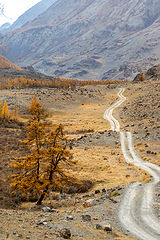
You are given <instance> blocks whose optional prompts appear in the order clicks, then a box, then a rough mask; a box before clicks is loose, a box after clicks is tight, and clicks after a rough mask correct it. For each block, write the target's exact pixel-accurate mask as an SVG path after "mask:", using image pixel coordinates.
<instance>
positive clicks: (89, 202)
mask: <svg viewBox="0 0 160 240" xmlns="http://www.w3.org/2000/svg"><path fill="white" fill-rule="evenodd" d="M83 205H84V207H93V206H95V205H96V200H95V199H88V200H86V201H85V202H84V203H83Z"/></svg>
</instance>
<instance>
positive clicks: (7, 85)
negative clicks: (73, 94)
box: [0, 76, 124, 90]
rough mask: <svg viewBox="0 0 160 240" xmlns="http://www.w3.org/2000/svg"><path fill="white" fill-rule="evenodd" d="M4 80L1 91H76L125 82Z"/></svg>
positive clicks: (55, 79) (20, 78)
mask: <svg viewBox="0 0 160 240" xmlns="http://www.w3.org/2000/svg"><path fill="white" fill-rule="evenodd" d="M0 78H1V79H2V80H3V81H1V82H0V89H22V88H34V87H40V88H44V87H49V88H58V89H61V88H63V89H67V88H71V89H72V90H73V89H75V88H76V87H77V86H87V85H109V84H117V83H121V82H124V81H123V80H113V81H102V80H99V81H94V80H88V81H80V80H77V79H63V78H59V77H53V79H52V80H48V81H45V80H39V79H29V78H25V77H22V76H21V77H16V78H13V79H10V78H5V77H2V76H0Z"/></svg>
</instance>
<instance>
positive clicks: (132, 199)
mask: <svg viewBox="0 0 160 240" xmlns="http://www.w3.org/2000/svg"><path fill="white" fill-rule="evenodd" d="M123 92H124V88H123V89H120V90H119V93H118V96H119V97H120V100H119V101H118V102H117V103H115V104H114V105H112V106H111V107H110V108H109V109H108V110H106V111H105V113H104V118H105V119H106V120H108V121H109V122H110V125H111V130H112V131H117V132H120V124H119V122H118V121H117V120H116V119H115V118H114V117H113V116H112V113H113V110H114V109H115V108H117V107H118V106H120V104H122V103H123V102H124V101H125V100H126V98H125V97H124V96H123V95H122V93H123ZM120 142H121V149H122V152H123V156H124V158H125V161H126V162H127V163H133V164H134V165H135V166H137V167H139V168H141V169H143V170H145V171H146V172H148V173H149V174H150V175H151V176H152V180H151V181H150V182H149V183H146V184H142V183H138V182H135V183H132V184H131V185H130V186H129V187H128V189H127V190H126V192H125V194H124V197H123V200H122V202H121V204H120V209H119V220H120V222H121V225H122V226H123V228H124V229H126V230H127V231H129V232H130V233H132V234H133V235H134V236H136V237H137V238H138V239H141V240H159V239H160V222H159V220H158V219H157V218H156V216H155V215H154V213H153V209H152V206H153V197H154V188H155V186H156V184H157V183H158V182H159V181H160V167H159V166H157V165H155V164H152V163H149V162H144V161H143V160H142V159H141V157H140V156H139V155H138V154H137V153H136V151H135V149H134V145H133V137H132V134H131V133H130V132H127V133H125V132H120Z"/></svg>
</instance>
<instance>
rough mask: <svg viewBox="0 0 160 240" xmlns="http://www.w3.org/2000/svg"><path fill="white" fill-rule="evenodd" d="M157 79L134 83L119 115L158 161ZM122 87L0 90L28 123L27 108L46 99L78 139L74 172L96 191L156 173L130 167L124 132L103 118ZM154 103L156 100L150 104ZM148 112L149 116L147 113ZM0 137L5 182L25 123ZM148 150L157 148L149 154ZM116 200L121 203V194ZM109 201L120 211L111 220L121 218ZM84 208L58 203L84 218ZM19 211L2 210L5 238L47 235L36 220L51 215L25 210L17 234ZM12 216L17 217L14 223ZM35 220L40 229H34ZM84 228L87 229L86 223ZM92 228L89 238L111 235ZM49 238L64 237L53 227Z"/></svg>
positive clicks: (53, 117)
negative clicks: (122, 142) (121, 136)
mask: <svg viewBox="0 0 160 240" xmlns="http://www.w3.org/2000/svg"><path fill="white" fill-rule="evenodd" d="M157 83H158V81H157V82H156V81H155V82H153V83H150V82H146V83H143V84H144V86H142V83H140V84H139V83H137V84H129V83H128V85H127V86H126V91H125V92H124V95H125V96H126V97H127V101H126V102H124V103H123V105H122V106H120V107H119V108H117V109H116V111H115V112H114V113H113V114H114V116H115V117H116V118H117V119H118V120H119V121H120V124H121V129H122V131H124V130H125V131H127V130H128V131H131V132H133V135H134V137H135V148H136V150H137V151H138V153H139V154H140V155H141V156H142V157H143V159H145V160H147V161H152V162H154V163H158V162H159V152H160V148H159V143H158V135H156V134H157V129H159V128H157V127H158V124H159V122H158V121H157V119H158V114H157V113H156V111H155V109H156V108H158V103H157V101H156V100H153V101H152V99H150V97H149V96H150V95H149V93H148V91H151V89H152V93H153V94H154V95H155V99H157V98H158V96H157V95H158V91H159V90H158V84H157ZM118 87H120V86H114V87H112V88H110V87H107V86H85V87H81V88H77V89H75V90H71V89H67V90H63V89H47V88H44V89H23V90H14V89H13V90H3V91H0V100H1V101H4V100H7V102H8V105H9V108H10V109H11V108H12V106H13V104H17V105H18V108H19V114H20V118H21V121H23V122H26V121H27V119H28V113H27V108H28V106H29V104H30V102H31V100H32V98H33V96H37V97H38V98H39V101H40V103H41V104H42V105H43V106H44V107H45V108H46V109H47V110H48V111H49V112H50V115H49V120H50V122H51V123H52V125H53V127H54V126H55V125H57V124H59V123H62V124H63V125H64V130H65V133H66V135H67V136H68V138H70V139H72V141H73V147H72V150H71V152H72V153H73V156H74V160H75V161H76V165H75V166H74V167H73V168H72V169H68V171H69V172H70V173H72V174H73V176H76V178H77V179H79V180H90V181H92V182H93V186H92V188H91V189H90V191H89V193H90V192H93V191H95V190H96V189H99V190H102V189H103V188H105V189H110V188H114V187H117V186H123V187H124V186H126V185H128V184H129V183H132V182H135V181H140V182H147V181H149V180H150V176H149V175H148V174H147V173H146V172H144V171H142V170H141V169H138V168H137V167H134V166H133V165H132V164H129V165H128V164H127V163H126V162H125V161H124V158H123V155H122V152H121V147H120V142H119V134H117V133H114V132H111V131H110V125H109V123H108V122H106V120H105V119H104V118H103V115H104V112H105V110H106V109H107V108H108V107H110V106H111V105H112V104H113V103H115V102H116V101H117V100H118V97H117V93H118ZM149 89H150V90H149ZM152 93H151V94H152ZM148 98H149V99H148ZM145 101H146V103H145ZM148 101H150V104H149V103H148ZM139 102H140V104H142V105H143V104H148V105H149V106H150V107H149V108H147V110H145V108H143V106H141V105H140V104H139ZM142 111H143V114H142ZM145 114H148V115H146V117H145ZM141 115H142V116H141ZM143 115H144V117H143ZM153 117H154V118H153ZM143 118H144V119H143ZM151 121H153V122H154V123H153V124H152V125H151V124H150V122H151ZM140 124H141V125H140ZM146 127H147V128H146ZM0 138H1V145H0V154H1V167H0V174H1V184H4V182H5V181H6V182H7V178H6V176H8V175H9V174H10V170H9V169H8V164H9V162H10V160H11V158H12V157H13V156H16V154H21V152H20V151H19V139H22V138H23V131H21V130H20V127H19V126H18V127H12V128H9V127H7V126H6V127H5V128H4V127H1V137H0ZM15 139H16V140H15ZM14 140H15V142H14ZM4 142H5V143H6V144H5V143H4ZM147 151H151V152H150V153H149V154H148V153H147ZM78 197H79V198H81V195H78ZM4 199H6V196H5V197H4V196H1V198H0V202H1V201H4ZM115 199H116V201H117V202H118V203H119V201H120V198H119V197H118V198H115ZM47 201H48V200H46V203H47ZM49 201H50V200H49ZM74 201H75V199H74ZM107 204H108V205H106V207H107V209H111V210H110V211H113V212H114V217H113V218H112V217H111V218H110V221H111V222H112V221H114V219H115V218H116V208H117V205H115V206H113V205H112V204H111V203H109V202H108V203H107ZM32 205H33V203H31V204H27V205H26V204H23V205H21V208H22V209H23V208H25V211H26V209H27V211H28V209H29V207H30V206H32ZM77 208H78V209H77ZM78 210H79V211H83V210H84V207H83V206H82V202H81V201H80V202H79V203H78V205H76V207H75V205H74V206H73V205H72V204H68V203H67V204H66V205H65V204H61V205H59V207H58V211H59V213H61V214H62V215H63V214H64V213H65V214H67V213H68V214H69V213H72V214H73V212H75V214H77V215H76V216H78V214H79V213H78ZM4 211H5V210H4ZM15 211H17V212H13V215H12V212H6V213H7V214H8V215H9V216H8V217H7V218H6V217H5V212H3V211H1V212H0V214H1V216H2V219H3V221H4V222H5V226H6V229H5V228H3V229H2V230H1V231H0V239H1V238H2V237H1V236H4V235H5V234H7V232H9V233H10V234H9V235H8V238H7V239H16V240H17V239H26V236H27V232H30V233H29V234H28V235H29V236H30V238H27V239H40V238H39V237H37V238H36V236H40V234H42V230H43V229H44V227H43V226H39V227H35V226H34V224H35V222H36V221H38V219H39V218H43V217H45V215H44V213H43V214H42V213H41V212H38V213H34V212H30V213H29V212H27V213H22V216H23V217H24V219H23V221H22V222H23V223H22V224H21V226H22V227H23V228H24V229H25V230H24V232H22V233H19V235H21V237H19V238H18V237H17V234H13V233H12V234H11V229H15V231H18V232H20V231H19V230H18V229H19V226H20V225H19V224H17V227H16V225H15V226H13V224H12V223H17V222H18V221H19V220H18V216H19V214H20V213H19V212H18V211H19V210H15ZM102 212H103V210H102ZM7 214H6V216H7ZM15 214H17V217H15ZM12 218H13V219H14V220H13V221H12ZM34 218H35V220H34ZM45 218H46V217H45ZM59 218H60V216H59ZM77 218H78V217H77ZM7 219H9V220H7ZM77 221H78V220H77ZM0 223H2V222H0ZM32 223H33V226H34V227H31V225H32ZM77 224H78V223H77ZM79 224H81V223H79ZM82 225H83V224H82ZM113 226H114V227H115V228H116V223H113ZM81 227H82V228H83V227H84V225H83V226H81ZM29 229H30V230H29ZM88 229H90V230H88V231H91V232H92V237H91V236H89V238H87V237H86V238H85V239H106V235H104V234H103V233H102V234H100V235H97V233H95V234H94V231H95V232H96V231H97V230H95V229H94V231H93V229H92V230H91V228H90V227H89V228H88ZM115 232H116V233H117V232H120V229H119V228H118V229H117V230H115ZM47 234H48V235H47ZM6 236H7V235H6ZM45 236H48V238H49V239H51V237H52V239H60V238H58V237H56V236H54V235H53V234H52V233H50V232H48V233H47V230H45V231H44V232H43V235H42V238H41V239H46V238H47V237H45ZM94 236H95V238H94ZM97 237H98V238H97ZM73 239H76V240H78V239H82V238H78V237H75V238H74V237H73ZM107 239H117V240H118V239H121V240H122V239H125V240H129V239H131V238H128V237H127V236H125V235H123V234H119V233H117V234H116V235H114V236H113V235H108V238H107Z"/></svg>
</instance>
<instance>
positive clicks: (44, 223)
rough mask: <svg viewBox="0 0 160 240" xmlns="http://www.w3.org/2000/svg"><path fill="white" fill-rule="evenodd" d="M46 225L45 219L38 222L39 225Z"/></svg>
mask: <svg viewBox="0 0 160 240" xmlns="http://www.w3.org/2000/svg"><path fill="white" fill-rule="evenodd" d="M41 224H42V225H46V224H47V220H46V219H42V220H41V221H40V222H39V225H41Z"/></svg>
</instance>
